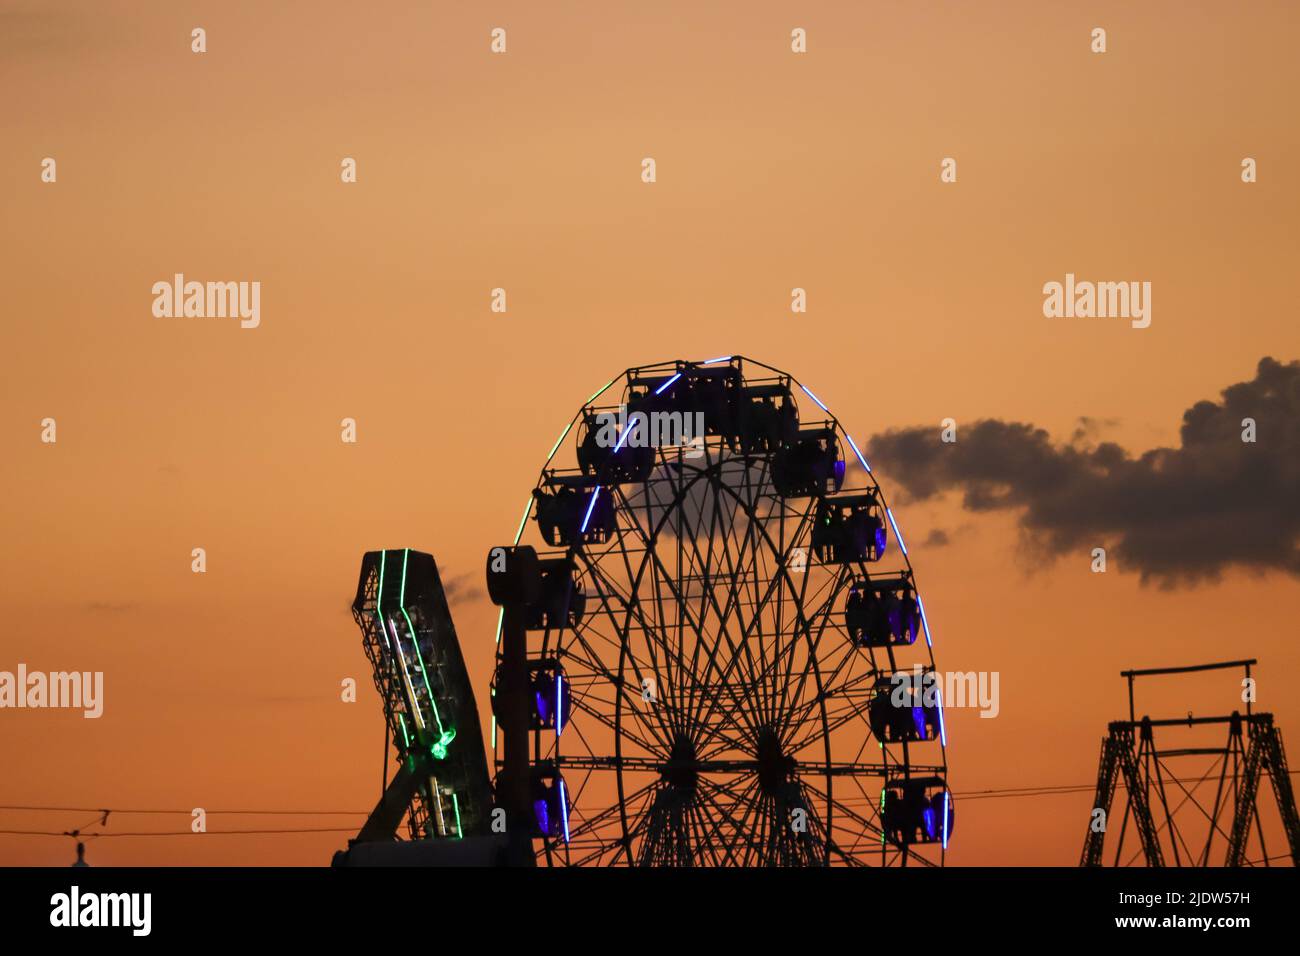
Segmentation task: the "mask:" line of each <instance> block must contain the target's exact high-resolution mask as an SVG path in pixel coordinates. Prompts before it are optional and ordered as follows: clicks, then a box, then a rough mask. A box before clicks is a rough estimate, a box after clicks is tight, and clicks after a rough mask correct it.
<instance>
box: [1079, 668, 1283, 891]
mask: <svg viewBox="0 0 1300 956" xmlns="http://www.w3.org/2000/svg"><path fill="white" fill-rule="evenodd" d="M1255 663H1256V661H1254V660H1242V661H1228V662H1225V663H1220V664H1202V665H1196V666H1192V667H1172V668H1155V669H1150V670H1139V671H1124V672H1122V674H1121V676H1122V677H1125V678H1127V679H1128V682H1129V719H1128V720H1121V721H1115V722H1113V723H1111V724H1110V728H1109V734H1108V735H1107V737H1106V738H1105V739H1104V740H1103V741H1102V744H1101V760H1100V764H1099V767H1098V771H1097V790H1096V795H1095V797H1094V801H1093V818H1092V819H1091V820H1090V824H1089V828H1088V833H1087V836H1086V837H1085V839H1084V844H1083V853H1082V856H1081V859H1080V865H1081V866H1102V865H1103V864H1104V859H1103V857H1104V849H1105V846H1104V844H1105V841H1106V837H1107V832H1108V831H1109V830H1110V829H1111V827H1110V826H1109V821H1110V820H1111V817H1112V805H1113V803H1114V799H1115V795H1116V792H1117V790H1118V789H1119V788H1120V786H1121V784H1122V786H1123V789H1124V792H1125V795H1126V796H1125V802H1124V814H1123V817H1122V820H1121V823H1120V827H1119V831H1118V835H1117V836H1116V837H1115V840H1114V844H1113V848H1114V853H1113V857H1112V864H1113V865H1115V866H1121V865H1132V864H1133V863H1136V862H1138V861H1141V862H1142V863H1145V864H1146V865H1147V866H1169V865H1173V866H1250V865H1263V866H1269V865H1271V864H1272V862H1273V861H1274V860H1278V859H1290V861H1291V863H1292V864H1293V865H1300V818H1298V817H1297V814H1296V803H1295V794H1294V792H1293V790H1292V786H1291V776H1290V770H1289V769H1288V767H1287V762H1286V752H1285V750H1284V749H1283V747H1282V735H1281V732H1280V731H1279V730H1278V729H1277V727H1276V726H1274V724H1273V715H1272V714H1267V713H1253V712H1252V709H1251V703H1250V697H1249V696H1248V697H1247V698H1246V713H1245V714H1242V713H1239V712H1236V711H1234V712H1233V713H1232V714H1229V715H1227V716H1216V717H1193V716H1191V714H1190V713H1189V714H1188V716H1187V717H1186V718H1171V719H1159V720H1153V719H1152V718H1150V717H1143V718H1142V719H1141V720H1138V719H1136V718H1135V711H1134V707H1133V682H1134V679H1135V678H1137V677H1148V676H1157V675H1168V674H1185V673H1191V672H1195V671H1205V670H1217V669H1223V668H1236V667H1242V668H1244V669H1245V676H1246V677H1247V678H1248V679H1249V678H1250V668H1251V667H1252V666H1253V665H1254V664H1255ZM1207 726H1224V727H1226V728H1227V740H1226V742H1225V743H1224V744H1223V745H1221V746H1211V747H1203V746H1197V747H1186V746H1184V747H1173V748H1168V749H1161V748H1160V747H1158V746H1157V744H1156V732H1157V730H1160V731H1161V735H1162V737H1163V736H1164V735H1166V734H1168V733H1169V732H1171V731H1172V730H1174V729H1176V728H1181V729H1183V730H1187V729H1190V728H1195V727H1207ZM1135 733H1136V735H1137V737H1136V741H1135V739H1134V734H1135ZM1184 757H1191V758H1201V759H1202V762H1204V761H1205V760H1206V759H1209V761H1210V765H1209V768H1208V769H1207V770H1206V771H1205V772H1204V773H1203V774H1202V775H1201V776H1200V777H1199V778H1187V777H1180V776H1179V775H1178V773H1177V772H1176V770H1175V768H1174V767H1173V766H1172V765H1171V761H1173V760H1174V759H1175V758H1184ZM1265 774H1267V776H1268V778H1269V780H1270V781H1271V783H1272V790H1273V795H1274V798H1275V799H1276V802H1277V810H1278V815H1279V817H1280V820H1281V829H1282V831H1283V834H1284V836H1285V839H1286V841H1287V844H1288V847H1289V853H1288V854H1282V855H1279V856H1270V855H1269V851H1268V845H1267V841H1266V840H1265V828H1264V824H1263V821H1262V820H1261V817H1260V813H1259V805H1258V796H1259V789H1260V778H1261V776H1262V775H1265ZM1209 782H1213V797H1212V799H1210V800H1208V801H1204V800H1203V799H1202V798H1200V797H1198V795H1197V791H1198V790H1199V789H1200V788H1201V786H1202V785H1203V784H1206V783H1209ZM1188 783H1190V784H1191V786H1190V787H1189V786H1187V785H1186V784H1188ZM1193 810H1194V811H1196V813H1192V812H1191V811H1193ZM1097 811H1101V815H1100V816H1097ZM1187 817H1190V818H1191V821H1192V822H1191V824H1190V825H1189V823H1188V822H1187V820H1186V818H1187ZM1130 820H1131V821H1132V825H1133V829H1134V831H1135V834H1136V842H1137V848H1136V849H1134V848H1133V846H1132V845H1131V844H1130V846H1129V854H1128V856H1127V857H1125V852H1124V851H1125V838H1126V835H1127V832H1128V827H1129V823H1130ZM1225 824H1226V826H1227V829H1225ZM1201 834H1203V836H1202V835H1201ZM1216 845H1221V847H1222V853H1223V856H1222V857H1217V858H1216V857H1215V856H1214V852H1215V850H1216Z"/></svg>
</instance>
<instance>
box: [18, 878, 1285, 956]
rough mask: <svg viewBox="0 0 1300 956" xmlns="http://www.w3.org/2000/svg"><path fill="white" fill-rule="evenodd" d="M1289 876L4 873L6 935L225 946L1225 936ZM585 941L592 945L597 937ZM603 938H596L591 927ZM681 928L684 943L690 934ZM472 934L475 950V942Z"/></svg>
mask: <svg viewBox="0 0 1300 956" xmlns="http://www.w3.org/2000/svg"><path fill="white" fill-rule="evenodd" d="M1297 888H1298V886H1297V882H1296V879H1295V870H1294V869H1289V868H1288V869H1280V868H1279V869H1246V870H1225V869H1214V870H1193V869H1167V870H1136V869H1134V870H1129V869H1101V870H1079V869H1013V868H1007V869H993V868H988V869H964V868H948V869H942V870H939V869H915V868H912V869H893V870H803V871H793V870H783V871H760V870H714V871H709V870H686V871H680V870H677V871H669V870H604V871H594V870H530V869H454V868H442V869H421V868H391V869H368V870H360V869H352V870H341V869H238V868H230V869H90V868H83V869H59V870H55V869H0V914H3V918H4V925H5V927H6V935H9V934H16V935H18V936H19V938H22V937H26V936H30V935H39V936H44V935H47V934H48V935H49V936H50V937H51V938H53V939H57V938H58V937H61V936H62V937H65V938H66V939H67V941H69V942H71V943H75V944H85V943H91V944H94V943H97V942H99V941H101V940H108V939H110V938H114V939H116V940H118V941H119V942H125V943H127V944H128V945H130V944H131V943H133V942H134V941H135V940H140V941H144V940H161V941H164V942H188V941H190V940H195V939H202V940H203V941H204V942H205V943H209V942H210V943H218V942H222V941H232V942H233V941H239V942H243V941H253V940H256V941H261V940H267V941H280V940H284V941H292V942H295V943H307V942H312V941H321V942H326V943H337V942H339V941H340V940H343V939H349V940H354V939H355V940H362V941H364V940H367V939H368V940H371V941H373V942H375V943H379V944H389V943H399V944H400V943H402V942H405V941H410V942H412V943H421V942H429V941H430V940H435V939H444V940H448V941H450V940H452V939H457V938H461V937H462V936H463V935H469V936H470V937H471V940H472V939H473V934H478V935H480V936H481V937H482V942H484V943H487V944H489V945H494V946H495V945H500V944H502V943H506V942H509V941H512V940H514V939H516V938H517V939H519V940H521V941H523V940H530V941H532V942H533V943H538V942H539V941H541V940H545V939H552V940H555V941H563V945H564V946H565V947H566V948H574V947H576V948H578V949H579V950H583V949H586V948H587V947H586V945H584V943H583V939H584V937H585V938H586V939H588V940H589V941H591V944H592V945H593V946H594V945H595V941H597V940H600V939H604V940H606V942H611V941H613V940H618V939H627V940H631V939H644V940H645V941H646V942H647V943H649V944H651V945H654V944H655V943H656V941H658V942H659V943H660V944H667V943H669V942H673V941H676V942H677V943H682V942H684V941H685V937H689V936H690V935H692V934H695V933H703V934H705V935H707V936H714V935H717V936H718V937H719V938H724V939H727V940H728V941H736V942H743V941H745V940H753V941H755V942H760V943H763V944H764V945H765V946H769V947H770V946H772V945H776V943H777V939H776V938H775V937H773V936H772V934H773V933H774V932H777V931H779V930H778V929H777V928H778V927H784V930H780V931H782V932H785V931H793V932H797V933H799V934H800V935H803V936H807V935H808V934H818V935H819V936H820V937H821V938H829V939H838V938H840V937H843V938H844V939H845V940H846V941H852V940H854V939H862V938H863V934H870V935H871V936H873V937H874V938H877V939H880V938H882V937H881V936H880V934H885V936H886V937H896V938H897V939H898V941H899V942H900V944H901V942H902V940H910V941H912V942H917V943H919V942H921V941H924V940H927V939H933V940H936V941H939V940H943V941H959V940H962V939H969V940H970V941H972V942H982V943H989V942H999V941H1002V940H1007V941H1019V940H1025V941H1040V940H1044V939H1070V938H1074V937H1078V936H1080V935H1085V936H1095V935H1098V934H1101V935H1107V936H1114V937H1117V938H1119V937H1124V936H1130V935H1134V936H1138V937H1142V938H1144V939H1146V940H1147V941H1151V940H1154V939H1162V938H1165V939H1170V940H1175V939H1177V940H1181V939H1183V938H1185V937H1186V936H1188V935H1190V934H1199V935H1201V936H1203V937H1206V938H1210V939H1213V940H1215V941H1224V942H1226V941H1229V940H1233V939H1239V938H1241V936H1240V934H1251V933H1255V932H1259V931H1263V932H1264V933H1266V934H1269V936H1270V937H1271V938H1279V937H1278V936H1277V934H1279V933H1281V932H1284V931H1286V930H1288V929H1289V928H1290V927H1291V926H1292V925H1293V924H1294V920H1295V912H1294V908H1295V905H1296V890H1297ZM587 934H592V935H589V936H588V935H587ZM597 934H600V935H597ZM683 934H685V937H684V936H683ZM469 941H470V940H466V942H469Z"/></svg>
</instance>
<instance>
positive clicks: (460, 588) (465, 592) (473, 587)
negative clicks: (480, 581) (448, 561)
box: [438, 568, 486, 603]
mask: <svg viewBox="0 0 1300 956" xmlns="http://www.w3.org/2000/svg"><path fill="white" fill-rule="evenodd" d="M438 571H439V574H441V573H442V569H441V568H439V569H438ZM442 592H443V594H445V595H446V596H447V602H448V603H451V602H452V601H464V602H466V603H468V602H470V601H477V600H479V598H482V597H484V596H485V594H486V592H485V591H484V590H483V589H482V588H481V587H479V586H478V585H477V584H475V583H474V575H472V574H457V575H454V576H449V577H444V578H443V579H442Z"/></svg>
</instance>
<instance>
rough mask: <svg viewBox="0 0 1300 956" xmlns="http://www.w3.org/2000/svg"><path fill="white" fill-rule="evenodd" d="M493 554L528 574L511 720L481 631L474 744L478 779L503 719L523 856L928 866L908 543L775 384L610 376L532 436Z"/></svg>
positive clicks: (927, 738) (937, 753) (936, 774)
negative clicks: (520, 797) (488, 742)
mask: <svg viewBox="0 0 1300 956" xmlns="http://www.w3.org/2000/svg"><path fill="white" fill-rule="evenodd" d="M514 544H515V548H514V549H511V550H512V551H513V552H516V553H519V554H521V555H522V554H524V553H525V552H527V556H528V561H529V562H530V564H529V574H531V575H532V576H533V577H534V578H535V579H536V582H537V583H536V584H535V585H534V587H533V589H532V594H531V596H530V597H529V599H528V603H527V606H526V607H523V606H522V605H520V607H521V610H520V611H519V614H520V617H519V618H518V619H517V621H518V630H519V633H520V634H521V635H526V637H525V638H524V645H523V646H524V648H525V649H523V650H521V651H520V652H519V655H520V666H521V670H520V673H521V674H522V673H523V672H524V671H523V668H526V675H527V677H526V681H525V680H524V678H522V677H521V678H520V681H519V683H518V684H515V683H512V684H511V688H512V689H511V695H513V696H511V699H517V700H519V701H521V703H520V704H519V705H518V707H519V708H522V709H514V710H511V709H510V708H509V707H507V706H506V704H505V699H506V696H507V695H505V694H503V693H502V686H501V685H502V680H501V675H502V673H503V664H504V657H503V646H504V645H503V642H502V625H501V623H500V622H499V623H498V630H497V647H498V660H497V672H496V675H495V676H494V678H493V686H492V688H491V692H492V705H493V714H494V716H493V721H492V746H493V750H494V752H495V756H496V767H497V771H498V789H500V787H501V777H502V773H503V770H504V768H505V767H506V766H507V761H506V759H505V756H504V755H503V744H502V740H501V738H504V737H505V736H506V734H505V733H504V732H502V733H499V729H500V728H499V726H498V723H499V721H500V723H501V725H502V726H505V725H506V724H507V723H509V722H511V721H514V722H515V723H516V724H518V723H521V722H523V721H525V720H526V725H527V731H528V736H527V738H526V739H527V741H528V743H527V751H528V758H529V759H528V761H527V765H528V767H527V776H528V779H527V783H526V791H527V803H528V805H529V807H530V808H531V813H530V814H529V815H528V824H529V826H531V827H532V829H533V832H532V837H533V841H532V843H531V846H532V847H533V848H534V849H533V852H534V853H535V855H536V861H537V862H538V863H539V864H544V865H555V866H564V865H637V866H821V865H908V864H911V865H916V864H922V865H927V864H929V865H934V864H941V863H942V862H943V858H944V854H945V851H946V849H947V845H948V840H949V837H950V835H951V833H952V830H953V823H954V810H953V802H952V795H951V793H950V792H949V790H948V786H947V782H946V781H947V759H946V749H947V733H946V728H945V726H944V714H943V700H942V690H941V687H940V686H939V683H938V682H937V681H935V680H934V678H935V677H936V676H937V675H936V672H935V665H934V656H933V646H932V640H931V635H930V627H929V622H928V620H927V619H926V615H925V608H924V604H923V603H922V600H921V595H920V593H919V591H918V590H917V585H916V579H915V575H914V574H913V571H912V567H911V563H910V561H909V559H908V555H907V547H906V545H905V544H904V541H903V537H902V535H901V533H900V532H899V528H898V524H897V522H896V520H895V518H894V515H893V512H892V511H891V510H890V509H889V507H888V505H887V504H886V501H885V497H884V494H883V492H882V491H881V488H880V485H879V483H878V482H877V481H876V479H875V477H874V475H873V474H872V472H871V468H870V465H869V464H868V463H867V460H866V458H865V457H864V456H863V454H862V452H861V451H860V450H859V448H858V446H857V444H856V443H855V442H854V440H853V438H852V437H850V435H849V434H848V433H847V432H846V431H845V430H844V429H843V428H842V427H841V425H840V423H839V422H838V421H837V420H836V418H835V417H834V415H832V414H831V413H830V411H829V409H828V408H827V407H826V405H824V404H823V403H822V402H821V400H820V399H818V398H817V396H816V395H815V394H814V393H813V392H812V391H811V390H809V389H808V388H807V387H805V386H804V385H802V384H801V383H799V382H798V381H797V380H796V379H794V378H793V377H792V376H791V375H789V374H787V373H785V372H782V371H780V370H778V369H775V368H773V367H771V366H768V365H764V364H763V363H761V362H756V361H754V360H752V359H747V358H743V357H740V356H726V357H721V358H715V359H710V360H707V361H701V362H688V361H680V360H678V361H671V362H663V363H658V364H654V365H648V366H641V367H637V368H631V369H628V370H626V371H625V372H624V373H622V374H621V375H619V376H617V377H616V378H614V379H612V380H611V381H610V382H609V383H608V384H606V385H605V386H604V387H603V388H601V389H600V390H598V391H597V392H596V393H595V394H593V395H592V396H591V397H590V398H589V399H588V400H587V401H586V402H585V403H584V404H583V405H582V407H581V408H579V409H578V411H577V413H576V414H575V415H574V417H573V419H572V420H571V421H570V422H569V423H568V425H567V426H566V427H565V429H564V431H563V432H562V433H561V435H560V437H559V439H558V440H557V441H556V442H555V445H554V447H553V448H552V449H551V453H550V455H549V456H548V457H547V460H546V463H545V464H544V465H543V467H542V471H541V475H540V477H539V480H538V482H537V485H536V487H535V488H534V490H533V491H532V494H531V495H530V497H529V499H528V503H527V505H526V507H525V510H524V515H523V519H522V520H521V522H520V525H519V530H518V532H517V533H516V535H515V538H514ZM501 550H503V549H494V551H501ZM492 570H493V567H492V557H491V555H490V556H489V575H488V579H489V586H490V590H492V586H493V580H494V578H493V574H492ZM497 590H499V591H501V592H502V593H504V591H505V590H508V589H506V588H504V586H503V587H501V588H498V589H497ZM493 596H494V600H497V602H498V603H501V604H505V603H506V601H504V600H501V599H499V595H498V594H497V593H494V595H493ZM506 618H507V613H506V610H505V609H503V612H502V619H503V620H505V619H506ZM506 626H507V628H509V627H510V625H509V624H508V623H507V625H506ZM512 673H513V672H512ZM516 688H519V689H522V692H520V691H519V690H517V689H516ZM525 701H526V703H523V702H525ZM525 713H526V717H525ZM520 734H521V736H517V737H515V738H514V739H515V740H521V739H525V738H523V737H522V731H521V732H520ZM515 766H520V764H515ZM520 785H521V786H522V785H523V784H522V782H521V784H520Z"/></svg>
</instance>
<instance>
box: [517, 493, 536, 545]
mask: <svg viewBox="0 0 1300 956" xmlns="http://www.w3.org/2000/svg"><path fill="white" fill-rule="evenodd" d="M532 510H533V496H532V495H529V496H528V500H527V501H525V502H524V516H523V517H522V518H520V519H519V530H518V531H516V532H515V544H518V543H519V539H520V538H522V537H523V536H524V525H526V524H528V512H530V511H532Z"/></svg>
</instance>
